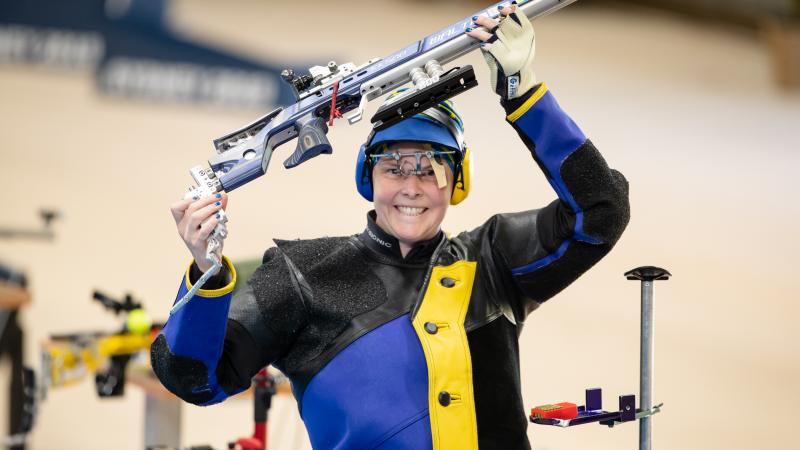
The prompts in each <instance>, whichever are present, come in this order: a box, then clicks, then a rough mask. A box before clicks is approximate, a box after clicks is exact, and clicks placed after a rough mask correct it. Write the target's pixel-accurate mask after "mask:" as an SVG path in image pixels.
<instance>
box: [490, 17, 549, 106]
mask: <svg viewBox="0 0 800 450" xmlns="http://www.w3.org/2000/svg"><path fill="white" fill-rule="evenodd" d="M511 10H512V11H511V13H509V14H508V16H506V17H502V18H501V19H500V23H499V25H498V26H496V27H495V28H494V29H492V30H489V32H490V33H492V34H493V36H492V37H491V38H490V39H489V40H487V41H486V42H485V43H483V44H482V45H481V50H482V52H481V53H483V57H484V58H485V59H486V64H488V65H489V71H490V72H491V77H492V85H493V86H494V88H495V92H497V94H498V95H500V97H502V98H503V100H511V99H513V98H516V97H519V96H521V95H523V94H525V93H526V92H528V91H529V90H530V89H531V88H533V86H534V85H536V74H535V73H534V71H533V66H532V64H533V56H534V54H535V53H536V42H535V36H534V32H533V25H531V22H530V20H528V18H527V17H525V15H524V14H522V13H518V12H517V5H516V4H512V5H511Z"/></svg>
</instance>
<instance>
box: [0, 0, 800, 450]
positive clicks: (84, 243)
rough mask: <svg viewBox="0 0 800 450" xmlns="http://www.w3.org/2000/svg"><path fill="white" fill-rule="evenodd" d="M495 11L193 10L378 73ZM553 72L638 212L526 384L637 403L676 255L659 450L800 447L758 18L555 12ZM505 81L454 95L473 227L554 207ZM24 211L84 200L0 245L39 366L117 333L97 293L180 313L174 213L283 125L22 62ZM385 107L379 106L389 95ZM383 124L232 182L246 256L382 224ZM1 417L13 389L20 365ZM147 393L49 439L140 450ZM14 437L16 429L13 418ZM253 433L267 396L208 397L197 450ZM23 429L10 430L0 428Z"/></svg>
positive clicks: (11, 219)
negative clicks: (378, 174) (101, 86)
mask: <svg viewBox="0 0 800 450" xmlns="http://www.w3.org/2000/svg"><path fill="white" fill-rule="evenodd" d="M482 5H483V4H482V3H477V2H441V3H437V4H428V3H424V2H401V1H387V2H381V3H380V6H379V7H377V8H376V3H375V2H365V1H360V0H359V1H355V2H351V3H348V6H347V7H341V6H335V5H334V4H332V3H330V2H322V1H317V0H312V1H308V2H304V6H303V7H302V8H300V7H298V6H296V4H289V3H268V2H257V1H255V0H248V1H245V0H239V1H235V2H234V1H229V2H214V1H210V0H193V1H188V0H183V1H176V2H174V4H173V5H172V9H171V12H170V20H171V21H172V23H173V25H174V26H175V27H177V28H178V29H179V30H181V31H183V32H185V33H186V34H187V35H189V36H191V37H193V38H194V39H197V40H200V41H204V42H208V43H213V44H215V45H218V46H221V47H223V48H226V49H229V50H231V51H235V52H238V53H242V54H245V55H249V56H252V57H253V58H256V59H259V60H264V61H275V62H284V61H285V62H286V63H287V65H288V64H289V63H293V64H294V63H297V64H302V63H309V62H311V63H315V64H323V63H326V62H327V61H329V60H331V59H334V60H336V61H338V62H340V63H341V62H347V61H352V62H355V63H356V64H360V63H362V62H364V61H366V60H367V59H369V58H372V57H377V56H383V55H386V54H388V53H389V52H391V51H393V50H395V49H397V48H400V47H401V46H404V45H406V44H407V43H408V42H410V41H412V40H414V39H418V38H421V37H422V36H425V35H427V34H430V33H431V32H433V31H435V30H437V29H439V28H441V27H443V26H445V25H448V24H450V23H451V22H453V21H455V20H457V19H459V18H461V17H464V16H466V15H468V14H470V13H471V12H473V11H474V10H476V9H478V8H479V7H481V6H482ZM535 27H536V31H537V42H538V44H537V58H536V68H537V73H538V76H539V78H540V79H541V80H544V81H547V82H548V84H549V86H550V88H551V90H552V91H553V92H554V94H555V95H556V97H557V98H558V100H559V101H560V103H561V105H562V106H563V108H564V109H565V110H566V111H568V112H569V113H570V115H571V116H572V117H573V118H574V119H575V121H576V122H577V123H578V124H579V125H580V126H581V127H582V128H583V130H584V131H585V132H586V133H587V135H588V136H590V137H591V139H592V140H593V142H594V143H595V144H596V145H597V146H598V148H599V149H600V150H601V152H602V153H603V155H604V156H605V157H606V159H607V160H608V162H609V164H610V165H611V166H612V167H614V168H617V169H619V170H620V171H621V172H622V173H624V174H625V176H626V177H627V179H628V180H629V182H630V186H631V210H632V213H631V217H632V218H631V222H630V225H629V226H628V229H627V231H626V232H625V234H624V235H623V237H622V239H621V240H620V242H619V243H618V244H617V247H616V248H615V249H614V251H613V252H612V253H611V254H610V255H609V256H608V257H606V258H605V259H604V260H603V261H601V262H600V263H599V264H598V265H597V266H596V267H595V268H594V269H592V270H591V271H589V272H588V273H587V274H586V275H584V276H583V277H582V278H580V279H579V280H578V281H577V282H576V283H574V284H573V285H572V286H571V287H569V288H568V289H566V290H565V291H564V292H563V293H561V294H560V295H558V296H557V297H555V298H554V299H553V300H552V301H551V302H549V303H547V304H546V305H544V306H543V307H542V308H540V309H539V310H537V311H536V312H535V313H534V314H533V315H531V316H530V318H529V320H528V322H527V324H526V327H525V330H524V332H523V333H522V336H521V362H522V383H523V398H524V401H525V405H526V407H527V408H530V407H532V406H534V405H538V404H543V403H549V402H558V401H573V402H576V403H582V402H583V390H584V388H587V387H594V386H599V387H602V388H603V392H604V394H605V403H604V406H605V407H606V408H607V409H611V408H614V407H615V406H616V398H617V396H618V395H622V394H629V393H635V394H637V396H638V391H639V386H638V364H639V348H638V344H639V330H638V327H639V283H638V282H631V281H626V280H625V279H624V278H623V276H622V274H623V272H625V271H627V270H629V269H632V268H634V267H637V266H640V265H650V264H652V265H659V266H661V267H665V268H667V269H668V270H670V271H671V272H672V274H673V275H674V278H673V279H671V280H669V281H666V282H658V283H656V287H655V314H656V315H655V320H656V327H655V366H656V370H655V383H654V400H655V401H656V402H664V403H665V406H664V409H663V412H662V413H661V414H659V415H657V416H656V417H655V418H654V421H653V423H654V428H653V429H654V432H653V440H654V448H657V449H677V448H680V449H687V450H689V449H697V450H700V449H703V450H705V449H750V448H761V447H764V446H766V445H769V446H770V447H774V448H789V447H792V446H793V445H794V444H795V442H796V438H795V436H794V433H792V428H793V426H794V425H795V421H796V418H797V416H796V414H797V413H796V411H795V407H794V406H795V405H796V404H798V401H800V394H798V392H800V389H798V388H800V383H798V380H800V363H798V361H800V359H798V356H800V354H799V353H800V352H798V350H799V347H800V344H798V339H797V338H796V334H795V333H793V331H795V329H796V323H797V317H798V313H799V312H800V307H798V305H797V300H798V287H800V286H799V284H800V283H798V281H797V275H796V274H795V267H796V264H795V263H796V255H798V254H800V244H799V243H798V242H800V241H798V239H797V237H796V229H797V223H798V220H800V207H798V203H797V201H796V198H795V197H796V195H797V194H798V188H799V187H800V186H798V181H797V178H798V177H797V174H796V172H797V169H798V167H800V157H799V156H798V148H800V146H799V145H798V144H800V139H798V137H797V127H798V125H799V124H800V95H798V93H797V91H795V92H794V93H791V92H788V91H784V90H781V89H780V88H779V87H778V86H777V85H776V84H775V83H774V82H773V78H772V77H773V75H772V72H771V62H770V59H769V53H768V49H767V48H766V46H765V44H764V42H763V41H762V40H761V39H760V37H759V36H758V34H757V33H756V32H755V31H753V30H751V29H747V28H740V27H737V26H732V25H727V24H723V23H715V22H706V21H702V20H690V19H686V18H685V17H681V16H677V15H673V14H668V13H663V12H658V11H655V10H650V9H642V8H634V7H629V6H619V5H617V6H611V7H607V6H598V5H596V4H595V5H593V4H582V3H581V2H579V3H577V4H575V5H572V6H570V7H569V8H567V9H566V10H564V11H561V12H559V13H557V14H555V15H553V16H551V17H547V18H544V19H542V20H540V21H538V22H536V23H535ZM458 63H459V64H467V63H469V64H472V65H473V66H475V68H476V71H477V74H478V77H479V82H480V83H481V85H480V86H479V87H478V88H476V89H474V90H472V91H470V92H469V93H467V94H465V95H462V96H460V97H458V98H457V99H456V102H457V104H458V106H459V108H460V111H461V112H462V114H463V116H464V118H465V122H466V127H467V130H466V133H467V134H466V135H467V140H468V142H469V144H470V147H471V148H472V149H473V152H474V156H475V167H476V171H475V176H474V181H473V183H474V184H473V191H472V194H471V198H470V199H469V200H468V201H467V202H466V203H464V204H463V205H461V206H459V207H457V208H453V209H451V210H450V212H449V214H448V217H447V220H446V222H445V228H446V229H447V230H449V231H451V232H459V231H461V230H464V229H468V228H471V227H474V226H477V225H479V224H480V223H482V222H483V221H484V220H486V219H487V218H488V217H489V216H491V215H492V214H493V213H496V212H507V211H518V210H523V209H530V208H538V207H541V206H543V205H546V204H547V203H548V202H550V201H551V200H552V199H553V198H554V193H553V192H552V190H551V189H550V187H549V186H548V184H547V183H546V181H545V179H544V177H543V176H542V174H541V173H540V171H539V170H538V169H537V167H536V166H535V164H534V163H533V162H532V161H531V159H530V156H529V155H528V154H527V151H526V150H525V148H524V146H523V144H522V143H521V142H519V140H518V138H517V136H516V134H515V133H514V132H513V130H512V129H511V127H509V126H508V125H506V124H505V122H504V117H503V113H502V110H501V108H500V106H499V105H498V102H497V99H496V97H495V94H494V93H493V92H492V91H491V89H490V88H489V87H488V84H489V82H488V72H487V69H486V68H485V65H484V62H483V60H482V58H481V56H480V54H478V53H477V52H476V53H473V54H471V55H469V56H468V57H466V58H463V59H461V60H459V61H458ZM0 99H2V101H0V117H1V118H2V120H0V136H2V139H3V146H2V150H0V152H2V161H3V178H4V186H5V188H4V189H3V190H2V192H1V193H0V201H1V202H2V204H3V211H4V213H3V214H2V217H3V219H2V225H3V226H7V225H19V226H31V227H35V226H37V225H38V223H37V222H36V217H35V212H36V210H38V209H39V208H40V207H43V206H48V207H53V208H57V209H59V210H60V211H62V212H63V218H62V219H61V220H59V221H58V222H57V223H55V230H56V236H57V237H56V239H55V241H53V242H52V243H43V242H30V241H0V257H2V259H3V260H4V261H5V262H8V263H11V264H13V265H14V266H16V267H18V268H21V269H24V270H25V271H27V273H28V275H29V278H30V281H31V289H32V291H33V293H34V302H33V304H32V305H30V306H29V307H27V308H26V309H25V310H24V313H23V319H22V320H23V325H24V327H25V329H26V332H27V343H26V357H27V361H28V363H29V364H33V365H34V366H37V365H38V352H39V342H40V341H41V340H42V339H44V338H46V337H47V336H48V335H49V334H51V333H63V332H73V331H80V330H95V329H97V330H107V331H113V330H115V329H116V328H117V327H118V325H119V323H120V322H119V321H118V320H116V319H115V318H113V317H112V316H111V315H110V314H109V313H108V312H106V311H103V310H102V309H101V308H100V307H99V306H98V305H97V304H95V303H94V302H92V301H91V300H90V295H91V292H92V290H93V289H100V290H103V291H105V292H108V293H109V294H111V295H114V296H117V297H121V296H122V295H123V294H124V293H125V292H131V293H132V294H133V295H134V296H135V298H137V299H140V300H141V301H142V302H143V303H144V305H145V307H146V308H147V309H148V311H149V312H150V313H151V315H152V316H153V317H154V318H155V319H157V320H163V319H165V318H166V316H167V313H168V309H169V306H170V305H171V303H172V301H173V299H174V294H175V290H176V288H177V285H178V282H179V281H180V277H181V271H182V270H183V269H184V267H185V264H187V263H188V253H187V251H186V250H185V248H184V247H183V244H182V243H181V242H180V240H179V238H178V236H177V234H176V232H175V227H174V223H173V221H172V217H171V215H170V213H169V211H168V206H169V205H170V203H172V202H173V201H174V200H176V199H178V198H179V197H180V196H181V195H182V194H183V192H184V191H185V189H186V187H187V185H188V184H189V183H190V181H191V178H190V177H189V175H188V169H189V167H191V166H193V165H196V164H199V163H203V162H204V161H205V160H206V159H207V158H208V157H209V156H211V154H212V152H213V148H212V145H211V140H212V139H214V138H216V137H218V136H220V135H222V134H224V133H227V132H229V131H231V130H233V129H235V128H237V127H239V126H241V125H242V124H244V123H246V122H249V121H250V120H252V119H254V118H256V117H257V116H259V115H261V114H263V113H264V111H262V110H242V109H234V108H220V107H213V106H200V105H186V104H184V105H180V104H159V103H153V102H149V101H144V100H135V101H130V100H123V99H119V98H113V97H108V96H102V95H100V94H99V93H98V92H97V90H96V89H95V86H94V84H93V78H92V74H91V73H87V72H85V71H73V72H70V71H64V70H60V69H58V70H57V69H53V68H47V67H37V66H30V65H24V64H7V65H3V66H0ZM369 108H370V110H369V113H370V115H371V113H372V112H374V111H375V109H376V108H377V105H376V104H371V105H370V106H369ZM367 132H368V122H367V121H364V122H362V123H359V124H358V125H357V126H354V127H350V126H348V125H346V124H345V123H344V122H343V121H339V122H337V124H336V126H334V127H333V129H332V130H331V132H330V134H329V137H330V140H331V142H332V143H333V144H334V148H335V151H334V154H333V156H331V157H324V156H323V157H320V158H318V159H316V160H313V161H312V162H309V163H307V164H305V165H303V166H301V167H299V168H297V169H293V170H292V171H286V170H284V169H283V168H282V167H281V166H280V164H279V163H280V162H281V161H282V160H283V159H284V158H285V157H286V156H288V154H289V152H290V151H291V147H293V145H290V146H287V147H284V148H280V149H279V150H278V151H277V153H276V156H275V158H274V162H273V165H272V168H271V170H270V171H269V173H268V175H267V176H266V177H263V178H262V179H260V180H258V181H256V182H253V183H251V184H249V185H247V186H245V187H243V188H241V189H239V190H237V191H235V192H234V193H233V194H232V195H231V200H230V205H229V209H228V212H229V215H230V219H231V222H230V224H229V230H230V237H229V238H228V239H227V241H226V244H225V253H226V254H227V255H229V256H230V257H232V258H233V259H234V260H237V259H249V258H253V257H258V256H259V255H260V254H261V253H262V251H263V250H264V249H266V248H267V247H269V246H270V245H271V239H272V238H312V237H318V236H323V235H331V236H335V235H346V234H352V233H356V232H359V231H360V230H361V229H362V228H363V225H364V214H365V213H366V211H367V210H368V209H369V204H368V203H366V202H365V201H363V200H361V199H360V197H359V196H358V195H357V194H356V192H355V190H354V188H353V180H352V178H353V176H352V173H353V162H354V158H355V151H356V150H357V148H358V146H359V144H360V143H361V142H362V140H363V139H364V137H365V136H366V134H367ZM2 373H3V375H1V376H2V380H3V387H2V390H0V405H1V406H0V420H2V422H0V424H1V425H0V427H5V424H6V420H5V414H6V410H5V404H6V400H7V393H6V391H5V389H6V388H5V387H4V386H5V380H6V379H7V375H6V373H7V372H2ZM143 409H144V395H143V394H142V392H141V391H140V390H139V388H137V387H134V386H128V388H127V392H126V395H125V397H124V398H121V399H110V400H101V399H98V398H97V396H96V394H95V392H94V385H93V382H92V380H91V379H89V378H88V377H87V379H86V380H85V381H84V382H82V383H81V384H79V385H76V386H73V387H68V388H63V389H57V390H53V391H51V392H50V393H49V395H48V398H47V400H46V401H45V402H44V403H43V404H42V405H41V406H40V413H39V416H38V418H37V423H36V427H35V429H34V432H33V434H32V436H31V440H30V448H31V449H34V450H37V449H40V450H44V449H63V448H82V449H86V450H93V449H98V450H99V449H107V448H110V447H113V448H115V449H119V450H127V449H130V450H133V449H141V448H142V446H143V432H142V427H143ZM3 429H4V428H0V430H3ZM251 432H252V413H251V400H250V399H249V398H247V399H237V398H234V399H230V400H228V401H226V402H225V403H224V404H222V405H219V406H214V407H210V408H199V407H195V406H191V405H186V406H184V424H183V434H182V436H183V438H182V444H183V445H190V444H202V443H209V444H211V445H213V446H214V447H216V448H225V443H226V442H228V441H229V440H233V439H234V438H236V437H239V436H244V435H249V434H250V433H251ZM4 434H5V433H4V432H2V431H0V436H1V435H4ZM637 434H638V426H636V425H634V424H627V425H623V426H620V427H618V428H614V429H612V430H609V429H607V428H605V427H600V426H597V425H587V426H582V427H577V428H575V429H568V430H564V429H558V428H554V427H553V428H551V427H541V426H533V425H531V426H530V427H529V435H530V436H531V440H532V444H533V448H534V449H535V450H552V449H579V448H591V449H598V450H619V449H630V448H635V445H636V442H637ZM269 438H270V444H269V445H270V448H271V449H275V450H289V449H292V450H294V449H305V448H309V446H308V443H307V438H306V437H305V431H304V429H303V426H302V423H301V422H300V420H299V419H298V417H297V411H296V408H295V404H294V401H293V399H291V398H288V397H279V398H277V400H276V401H275V402H274V407H273V409H272V411H271V414H270V428H269Z"/></svg>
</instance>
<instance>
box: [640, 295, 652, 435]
mask: <svg viewBox="0 0 800 450" xmlns="http://www.w3.org/2000/svg"><path fill="white" fill-rule="evenodd" d="M639 337H640V341H641V344H640V348H639V399H640V400H639V403H640V406H639V407H640V408H641V409H642V411H649V410H650V408H652V407H653V398H652V392H653V282H652V281H642V320H641V332H640V336H639ZM650 420H651V417H642V418H641V419H640V420H639V450H650V448H651V444H652V442H651V430H652V427H651V422H650Z"/></svg>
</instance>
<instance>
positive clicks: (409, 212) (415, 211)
mask: <svg viewBox="0 0 800 450" xmlns="http://www.w3.org/2000/svg"><path fill="white" fill-rule="evenodd" d="M397 209H398V210H399V211H400V212H401V213H402V214H403V215H406V216H418V215H420V214H422V212H423V211H425V208H412V207H410V206H398V207H397Z"/></svg>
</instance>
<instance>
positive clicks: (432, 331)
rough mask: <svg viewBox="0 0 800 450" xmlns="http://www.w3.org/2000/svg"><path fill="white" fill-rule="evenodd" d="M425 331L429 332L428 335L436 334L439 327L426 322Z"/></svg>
mask: <svg viewBox="0 0 800 450" xmlns="http://www.w3.org/2000/svg"><path fill="white" fill-rule="evenodd" d="M425 331H427V332H428V334H436V332H437V331H439V327H437V326H436V324H435V323H433V322H425Z"/></svg>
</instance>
